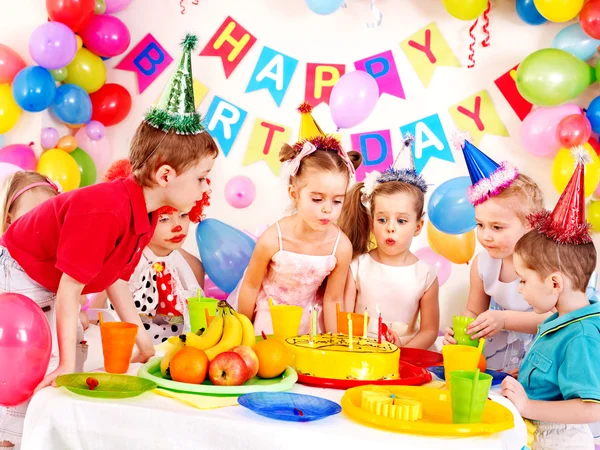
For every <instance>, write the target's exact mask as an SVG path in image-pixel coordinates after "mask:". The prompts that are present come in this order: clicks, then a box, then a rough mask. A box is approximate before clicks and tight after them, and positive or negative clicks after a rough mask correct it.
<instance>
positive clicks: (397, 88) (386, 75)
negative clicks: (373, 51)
mask: <svg viewBox="0 0 600 450" xmlns="http://www.w3.org/2000/svg"><path fill="white" fill-rule="evenodd" d="M354 67H355V68H356V70H362V71H363V72H367V73H368V74H369V75H371V76H372V77H373V78H375V81H377V85H378V86H379V96H380V97H381V94H389V95H393V96H394V97H398V98H403V99H405V98H406V96H405V95H404V89H403V88H402V81H400V74H399V73H398V68H397V67H396V61H395V60H394V55H393V54H392V51H391V50H388V51H386V52H383V53H379V54H377V55H373V56H370V57H368V58H365V59H361V60H360V61H356V62H355V63H354Z"/></svg>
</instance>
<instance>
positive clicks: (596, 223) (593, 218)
mask: <svg viewBox="0 0 600 450" xmlns="http://www.w3.org/2000/svg"><path fill="white" fill-rule="evenodd" d="M585 217H586V219H587V221H588V222H589V223H590V224H591V225H592V231H593V232H595V233H597V232H599V231H600V202H598V201H596V202H594V201H592V202H591V203H590V204H589V205H588V207H587V210H586V213H585Z"/></svg>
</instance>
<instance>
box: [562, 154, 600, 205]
mask: <svg viewBox="0 0 600 450" xmlns="http://www.w3.org/2000/svg"><path fill="white" fill-rule="evenodd" d="M584 148H585V149H586V150H587V152H588V154H589V155H590V156H591V157H592V163H590V164H587V165H586V166H585V181H584V192H585V196H586V197H589V196H590V195H592V194H593V193H594V189H596V187H597V186H598V183H600V159H598V155H596V152H595V151H594V149H593V148H592V146H591V145H590V144H585V145H584ZM575 166H576V163H575V159H574V158H573V156H571V151H570V150H569V149H566V148H563V149H561V150H560V151H559V152H558V153H557V155H556V157H555V158H554V162H553V163H552V184H553V185H554V188H555V189H556V191H557V192H558V193H559V194H560V193H562V191H564V189H565V187H566V186H567V183H568V182H569V180H570V179H571V176H572V175H573V172H574V171H575Z"/></svg>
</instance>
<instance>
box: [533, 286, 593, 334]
mask: <svg viewBox="0 0 600 450" xmlns="http://www.w3.org/2000/svg"><path fill="white" fill-rule="evenodd" d="M588 300H589V301H590V304H589V305H588V306H584V307H583V308H579V309H576V310H575V311H571V312H570V313H567V314H565V315H563V316H560V317H559V316H558V313H554V314H552V315H551V316H550V317H548V318H547V319H546V320H544V322H542V324H541V325H540V328H539V337H542V336H545V335H547V334H550V333H553V332H555V331H558V330H560V329H561V328H564V327H566V326H567V325H570V324H572V323H574V322H580V321H582V320H585V319H589V318H591V317H600V303H598V298H597V297H596V295H595V294H593V295H591V296H588Z"/></svg>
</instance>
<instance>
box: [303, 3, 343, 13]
mask: <svg viewBox="0 0 600 450" xmlns="http://www.w3.org/2000/svg"><path fill="white" fill-rule="evenodd" d="M305 1H306V5H307V6H308V8H309V9H310V10H311V11H312V12H314V13H317V14H321V15H327V14H331V13H334V12H336V11H337V10H338V9H340V7H341V6H342V5H343V4H344V0H305Z"/></svg>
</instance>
